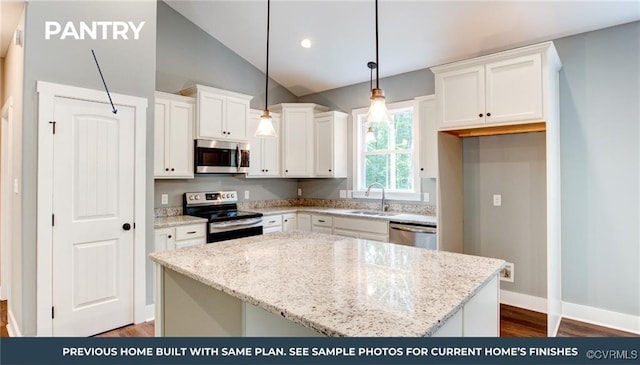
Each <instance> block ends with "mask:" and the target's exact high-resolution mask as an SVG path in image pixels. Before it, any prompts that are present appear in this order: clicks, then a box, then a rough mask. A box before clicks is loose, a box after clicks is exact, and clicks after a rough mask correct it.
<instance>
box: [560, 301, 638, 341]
mask: <svg viewBox="0 0 640 365" xmlns="http://www.w3.org/2000/svg"><path fill="white" fill-rule="evenodd" d="M562 317H564V318H569V319H574V320H576V321H580V322H586V323H592V324H595V325H598V326H604V327H609V328H613V329H617V330H620V331H626V332H632V333H636V334H640V316H634V315H631V314H625V313H619V312H614V311H609V310H606V309H600V308H595V307H589V306H586V305H582V304H575V303H569V302H562Z"/></svg>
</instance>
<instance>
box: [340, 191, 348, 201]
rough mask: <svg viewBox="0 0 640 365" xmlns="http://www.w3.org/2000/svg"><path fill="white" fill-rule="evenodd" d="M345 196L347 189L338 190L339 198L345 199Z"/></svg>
mask: <svg viewBox="0 0 640 365" xmlns="http://www.w3.org/2000/svg"><path fill="white" fill-rule="evenodd" d="M346 197H347V191H346V190H340V199H345V198H346Z"/></svg>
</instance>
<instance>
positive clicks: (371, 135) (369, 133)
mask: <svg viewBox="0 0 640 365" xmlns="http://www.w3.org/2000/svg"><path fill="white" fill-rule="evenodd" d="M375 141H376V134H375V133H374V132H373V127H369V128H367V134H366V135H365V136H364V142H365V143H372V142H375Z"/></svg>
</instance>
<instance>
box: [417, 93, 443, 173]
mask: <svg viewBox="0 0 640 365" xmlns="http://www.w3.org/2000/svg"><path fill="white" fill-rule="evenodd" d="M415 101H416V107H415V110H417V117H418V121H419V124H418V128H419V129H418V131H419V133H420V157H419V164H420V178H422V179H424V178H437V177H438V126H437V125H436V96H435V95H427V96H420V97H417V98H415Z"/></svg>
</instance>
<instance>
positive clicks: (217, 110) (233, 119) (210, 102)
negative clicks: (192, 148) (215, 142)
mask: <svg viewBox="0 0 640 365" xmlns="http://www.w3.org/2000/svg"><path fill="white" fill-rule="evenodd" d="M180 94H182V95H187V96H195V98H196V123H195V125H196V133H195V134H196V137H195V138H196V139H224V140H236V141H246V140H247V139H248V131H247V121H248V118H249V103H250V101H251V99H253V97H252V96H249V95H243V94H239V93H235V92H232V91H227V90H222V89H216V88H213V87H209V86H203V85H195V86H192V87H190V88H188V89H185V90H182V91H180Z"/></svg>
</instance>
